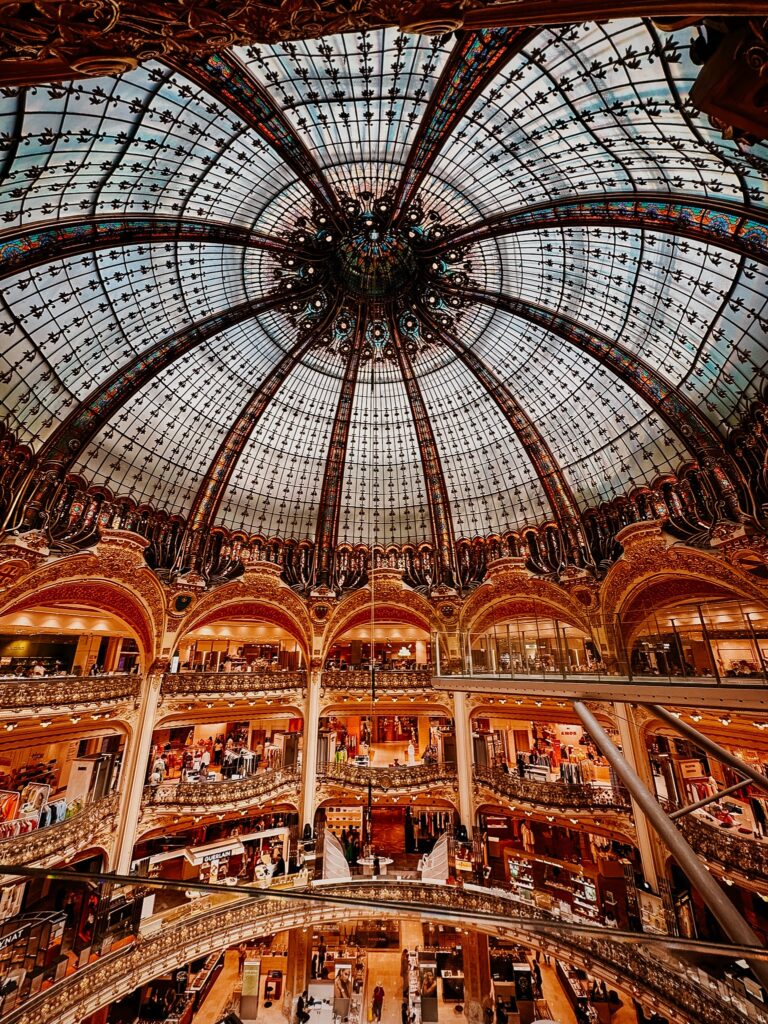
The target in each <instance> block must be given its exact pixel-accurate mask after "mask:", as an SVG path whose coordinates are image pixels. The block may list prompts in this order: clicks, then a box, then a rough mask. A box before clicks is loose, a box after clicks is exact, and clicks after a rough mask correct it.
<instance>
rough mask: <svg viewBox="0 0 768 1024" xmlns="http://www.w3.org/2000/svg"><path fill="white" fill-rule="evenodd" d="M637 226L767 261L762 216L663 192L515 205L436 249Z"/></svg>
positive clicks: (766, 226) (766, 224) (767, 224)
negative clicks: (529, 234)
mask: <svg viewBox="0 0 768 1024" xmlns="http://www.w3.org/2000/svg"><path fill="white" fill-rule="evenodd" d="M570 226H576V227H582V226H583V227H599V228H606V229H611V230H613V229H616V228H624V227H631V228H639V229H641V230H645V231H658V232H659V233H661V234H669V235H679V236H681V237H683V238H690V239H691V240H692V241H697V242H706V243H711V244H713V245H717V246H718V247H719V248H721V249H729V250H730V251H731V252H735V253H738V254H739V255H740V256H748V257H752V258H753V259H755V260H758V261H760V262H762V263H768V215H766V214H764V213H762V212H761V211H759V210H753V209H748V208H747V207H745V206H742V205H740V204H739V203H727V202H721V201H719V200H713V199H709V198H707V199H703V200H702V199H696V198H687V197H685V196H674V195H670V193H668V192H640V193H638V192H611V193H607V194H606V193H600V194H598V195H586V196H579V197H577V198H575V197H570V198H567V199H558V200H554V201H552V202H546V203H536V204H535V205H531V206H521V207H518V208H517V209H515V210H510V211H507V212H504V213H499V214H496V216H494V217H488V218H487V219H485V220H482V221H476V222H475V223H474V224H468V225H467V226H466V227H463V228H460V229H458V230H457V231H454V232H452V233H451V235H450V236H449V237H448V238H446V239H443V240H441V241H440V243H439V245H438V246H436V247H435V248H436V249H443V248H444V247H445V246H450V245H454V244H460V245H471V244H474V243H475V242H481V241H483V240H485V239H488V238H500V237H502V236H504V235H511V234H515V233H517V232H520V231H536V230H540V229H544V228H561V227H570Z"/></svg>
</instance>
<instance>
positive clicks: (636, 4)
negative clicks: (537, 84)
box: [463, 0, 765, 28]
mask: <svg viewBox="0 0 768 1024" xmlns="http://www.w3.org/2000/svg"><path fill="white" fill-rule="evenodd" d="M661 16H663V19H664V22H665V23H666V24H668V23H670V22H673V21H678V22H684V21H688V22H695V21H701V20H702V19H703V18H725V17H730V18H757V17H764V16H765V4H764V3H763V2H762V0H665V2H664V8H663V10H662V9H661V8H660V7H659V4H658V2H657V0H627V3H625V4H621V3H618V2H617V0H598V2H594V0H557V2H555V3H553V2H552V0H526V3H525V4H524V5H523V4H519V3H515V2H514V0H513V2H512V3H501V4H489V5H485V6H482V7H477V8H473V9H472V10H470V11H467V12H466V13H465V14H464V18H463V23H464V27H465V28H476V27H480V26H482V25H488V24H493V25H570V24H572V23H573V22H582V21H607V20H608V19H610V18H660V17H661Z"/></svg>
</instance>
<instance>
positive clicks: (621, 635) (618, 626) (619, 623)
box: [616, 612, 632, 683]
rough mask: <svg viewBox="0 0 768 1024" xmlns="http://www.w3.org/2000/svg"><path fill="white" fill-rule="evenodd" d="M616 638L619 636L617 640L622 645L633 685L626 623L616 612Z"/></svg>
mask: <svg viewBox="0 0 768 1024" xmlns="http://www.w3.org/2000/svg"><path fill="white" fill-rule="evenodd" d="M616 636H617V638H618V640H619V643H620V644H621V649H622V651H623V652H624V661H625V663H626V666H627V679H628V680H629V681H630V683H631V682H632V659H631V658H630V656H629V651H628V650H627V644H626V641H625V640H624V623H623V622H622V621H621V615H619V613H618V612H616Z"/></svg>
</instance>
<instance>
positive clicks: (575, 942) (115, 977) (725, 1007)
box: [3, 880, 768, 1024]
mask: <svg viewBox="0 0 768 1024" xmlns="http://www.w3.org/2000/svg"><path fill="white" fill-rule="evenodd" d="M321 891H322V894H323V895H324V896H331V897H333V896H334V895H335V896H339V897H342V898H347V899H349V898H353V899H355V900H359V901H360V903H361V904H364V906H365V907H367V908H368V910H367V911H366V910H360V911H358V910H357V909H356V908H355V907H354V906H353V907H350V906H349V905H338V904H337V905H333V904H332V903H328V902H321V901H320V900H307V899H306V898H303V899H302V900H301V901H299V900H296V901H294V900H291V899H290V898H289V897H287V896H286V897H283V898H278V897H274V896H270V895H268V894H266V893H265V894H264V897H263V898H261V899H254V898H245V899H237V898H236V897H235V898H234V899H233V902H230V903H227V904H226V905H224V906H223V907H222V906H219V907H217V908H215V909H212V910H208V911H207V912H204V913H201V914H196V915H194V916H192V917H185V918H184V919H183V920H181V921H179V922H178V923H177V924H171V925H168V926H166V927H164V928H163V929H162V930H160V931H158V932H157V933H154V934H152V935H151V936H142V937H141V938H140V939H139V940H138V941H136V942H134V943H133V944H132V945H129V946H126V947H124V948H122V949H119V950H116V951H115V952H114V953H110V954H108V955H106V956H104V957H102V958H101V959H99V960H96V961H94V962H93V963H91V964H89V965H88V966H87V967H84V968H82V969H81V970H79V971H77V972H76V973H74V974H72V975H70V976H69V977H66V978H64V979H62V980H61V981H59V982H57V983H55V984H54V985H52V986H51V987H50V988H49V989H47V990H45V991H44V992H41V993H40V994H38V995H36V996H34V997H33V998H31V999H29V1000H28V1001H27V1002H26V1003H25V1004H24V1005H23V1006H22V1007H19V1008H18V1009H17V1010H14V1011H13V1012H12V1013H10V1014H8V1015H7V1016H6V1017H5V1018H3V1024H38V1022H39V1021H41V1020H44V1021H45V1022H46V1024H75V1022H76V1021H79V1020H81V1019H83V1017H84V1016H87V1015H89V1014H92V1013H95V1012H96V1011H97V1010H99V1009H100V1008H102V1007H104V1006H106V1005H108V1004H109V1003H111V1002H114V1001H116V1000H117V999H120V998H121V997H123V996H125V995H126V994H128V993H129V992H131V991H133V990H134V989H136V988H138V987H139V986H141V985H143V984H145V983H147V982H149V981H151V980H152V979H153V978H155V977H157V976H158V975H160V974H163V973H167V972H168V971H170V970H172V969H173V968H175V967H177V966H178V965H179V964H181V963H188V962H190V961H191V960H195V959H198V958H200V957H203V956H205V955H207V954H208V953H210V952H211V951H213V950H216V949H223V948H224V947H226V946H230V945H236V944H237V943H239V942H241V941H243V940H245V939H248V940H251V939H252V938H253V937H254V936H258V935H263V934H267V933H274V932H276V931H283V930H285V929H288V928H295V927H311V926H313V925H316V924H318V923H321V922H326V923H327V922H329V921H332V920H345V919H347V918H349V916H350V914H355V913H357V914H358V916H359V915H360V914H366V913H368V914H371V913H374V914H375V915H376V916H378V917H382V916H392V917H394V918H396V919H402V918H403V917H408V916H411V917H414V918H419V917H422V916H423V917H424V918H428V919H432V918H434V910H435V908H441V909H443V910H445V911H447V912H448V913H449V914H451V915H452V916H453V917H454V918H455V919H456V920H458V921H460V922H461V923H462V924H464V926H466V924H467V923H468V922H469V923H471V921H472V919H473V917H475V916H476V915H490V916H487V917H485V918H484V922H483V923H484V928H485V930H490V931H493V930H494V929H498V931H499V933H503V934H504V935H505V936H506V937H507V938H509V939H511V940H512V941H519V942H522V943H525V944H533V945H538V944H539V943H541V944H542V945H543V947H544V948H545V949H546V950H547V951H548V952H550V953H552V954H553V955H554V956H556V957H558V958H559V959H562V960H564V961H565V962H566V963H573V964H576V965H581V966H584V967H588V968H590V969H591V970H592V971H594V973H595V974H597V975H598V977H604V978H606V980H609V981H610V982H611V983H612V984H617V985H619V986H620V987H623V988H629V989H631V990H632V991H634V992H636V994H637V996H636V997H637V998H638V999H639V1000H640V1001H641V1002H642V1003H643V1004H644V1005H645V1007H646V1009H647V1010H648V1011H649V1012H650V1011H651V1009H658V1010H659V1012H660V1013H662V1014H664V1015H666V1016H669V1017H671V1018H672V1019H675V1020H686V1021H689V1020H690V1021H696V1022H697V1024H743V1020H744V1016H743V1013H742V1011H741V1009H740V1008H738V1007H736V1006H732V1005H730V1003H727V1002H725V1001H724V1000H722V999H721V998H720V996H719V993H718V991H717V989H716V988H715V990H714V991H708V989H707V988H706V987H705V986H703V985H702V984H701V983H700V981H699V977H698V974H697V973H696V970H695V968H691V967H688V966H687V965H686V964H685V963H684V962H683V961H681V960H679V959H677V958H676V957H675V956H674V954H673V953H672V952H671V951H665V955H664V957H663V958H662V957H660V956H658V955H656V954H655V953H654V952H653V951H652V950H651V949H649V948H647V947H644V946H641V945H638V944H636V943H631V942H621V941H619V940H617V939H615V938H611V936H610V933H609V932H608V933H603V934H595V932H594V931H591V932H590V931H588V930H587V931H585V930H582V931H580V932H579V933H577V934H575V935H574V934H572V933H569V932H568V931H566V930H564V929H563V928H562V925H560V924H555V922H552V923H551V926H550V927H549V928H546V923H547V921H548V920H549V919H548V917H547V915H546V914H545V912H544V911H542V910H540V909H536V908H531V907H528V906H525V907H522V908H519V909H518V908H517V907H516V906H515V904H514V903H512V902H511V901H510V900H507V899H503V898H500V897H498V896H495V895H493V894H492V893H485V892H483V891H479V890H475V891H467V890H464V889H457V888H455V887H452V886H439V885H429V884H420V883H413V882H406V883H404V882H396V881H394V880H392V881H388V882H382V881H381V880H375V881H373V882H370V883H364V882H360V881H359V880H355V882H353V883H349V884H341V885H339V884H333V885H328V886H323V887H322V890H321ZM233 895H234V894H233ZM388 904H391V905H390V906H388ZM370 908H374V909H373V910H371V909H370ZM534 922H537V923H536V924H535V925H534ZM532 925H534V926H533V927H532ZM752 1019H753V1020H754V1021H755V1022H757V1024H768V1012H766V1011H765V1010H764V1009H761V1008H760V1007H757V1006H755V1007H754V1012H753V1015H752Z"/></svg>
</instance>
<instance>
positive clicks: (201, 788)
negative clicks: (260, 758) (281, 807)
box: [141, 768, 301, 828]
mask: <svg viewBox="0 0 768 1024" xmlns="http://www.w3.org/2000/svg"><path fill="white" fill-rule="evenodd" d="M300 791H301V774H300V772H298V771H297V770H296V769H295V768H275V769H273V770H271V771H265V772H260V773H259V774H258V775H249V776H248V777H247V778H244V779H237V780H233V779H226V780H224V781H222V782H181V781H179V782H176V781H174V782H165V783H161V784H160V785H159V786H145V787H144V800H143V805H142V815H141V826H142V828H147V827H151V826H150V825H149V822H150V820H152V819H157V818H158V817H159V818H163V817H164V816H166V815H168V814H209V813H210V812H211V811H233V810H241V809H242V808H244V807H251V806H253V805H254V804H256V805H262V804H268V803H274V802H275V801H278V800H287V801H289V802H291V803H296V801H297V800H298V799H299V793H300Z"/></svg>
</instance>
